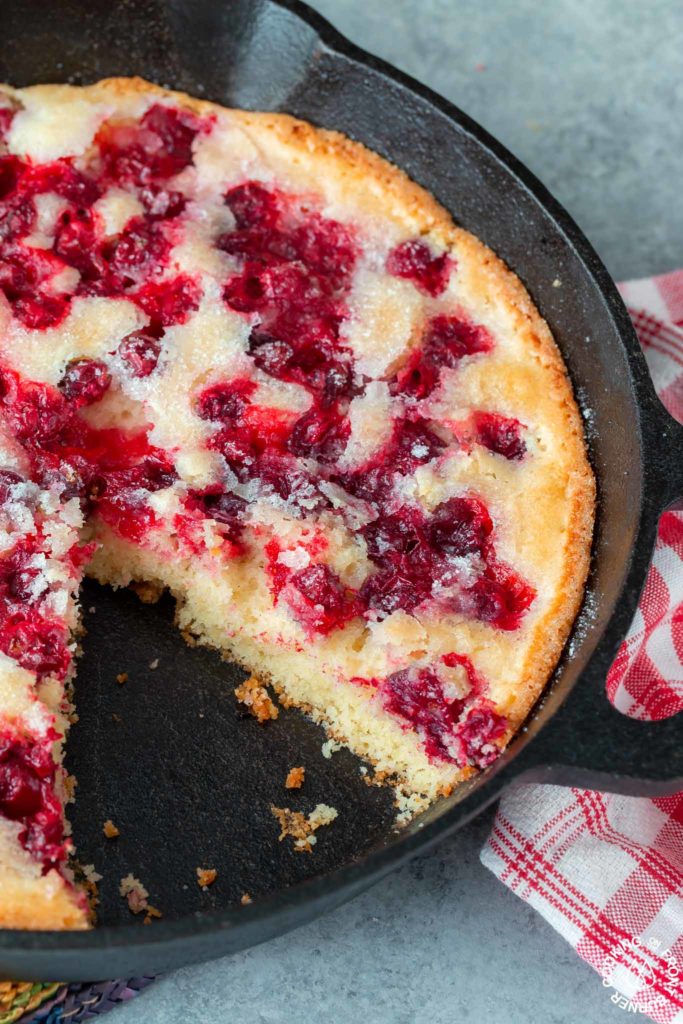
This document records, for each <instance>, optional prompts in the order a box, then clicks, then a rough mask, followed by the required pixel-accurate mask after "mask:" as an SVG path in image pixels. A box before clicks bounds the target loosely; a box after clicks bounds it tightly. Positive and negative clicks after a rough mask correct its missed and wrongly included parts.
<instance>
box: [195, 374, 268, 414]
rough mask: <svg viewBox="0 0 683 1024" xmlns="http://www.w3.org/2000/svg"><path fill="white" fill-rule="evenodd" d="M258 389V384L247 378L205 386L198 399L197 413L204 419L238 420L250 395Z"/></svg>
mask: <svg viewBox="0 0 683 1024" xmlns="http://www.w3.org/2000/svg"><path fill="white" fill-rule="evenodd" d="M255 390H256V384H255V383H254V382H253V381H251V380H247V379H242V378H237V379H235V380H232V381H229V382H224V383H220V384H212V385H211V387H208V388H205V390H204V391H202V393H201V394H200V395H199V397H198V399H197V414H198V416H200V417H201V419H203V420H214V421H219V422H225V423H229V422H231V421H232V420H238V419H240V417H241V416H242V414H243V413H244V410H245V409H246V407H247V403H248V401H249V396H250V395H251V394H253V392H254V391H255Z"/></svg>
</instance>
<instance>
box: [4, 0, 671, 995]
mask: <svg viewBox="0 0 683 1024" xmlns="http://www.w3.org/2000/svg"><path fill="white" fill-rule="evenodd" d="M0 39H1V40H2V46H1V53H0V78H1V79H2V80H8V81H11V82H13V83H15V84H17V85H26V84H30V83H33V82H41V81H74V82H89V81H93V80H95V79H97V78H100V77H102V76H106V75H127V74H141V75H144V76H145V77H147V78H150V79H152V80H154V81H157V82H160V83H162V84H167V85H170V86H173V87H176V88H180V89H185V90H187V91H188V92H190V93H194V94H196V95H204V96H206V97H207V98H210V99H213V100H217V101H219V102H222V103H226V104H228V105H235V106H242V107H250V108H254V109H272V110H285V111H289V112H291V113H293V114H296V115H299V116H301V117H303V118H306V119H308V120H310V121H312V122H314V123H315V124H320V125H324V126H326V127H331V128H338V129H340V130H341V131H343V132H346V133H347V134H348V135H350V136H352V137H353V138H356V139H360V140H361V141H363V142H365V143H367V144H368V145H369V146H370V147H372V149H374V150H376V151H377V152H379V153H381V154H383V155H384V156H386V157H388V158H389V159H390V160H392V161H394V162H395V163H396V164H398V165H399V166H400V167H403V168H404V169H405V170H406V171H407V172H408V173H409V174H410V175H411V176H412V177H413V178H415V179H416V180H417V181H418V182H420V183H421V184H423V185H425V186H426V187H427V188H428V189H429V190H430V191H431V192H433V193H434V195H435V196H436V197H437V198H438V199H439V200H440V201H441V202H442V203H443V204H444V205H445V206H446V207H447V208H448V209H449V210H451V211H452V213H453V215H454V217H455V218H456V220H457V221H458V222H460V223H461V224H463V225H464V226H465V227H467V228H469V229H470V230H471V231H473V232H474V233H475V234H477V235H479V236H480V237H481V238H482V239H484V241H486V242H487V243H489V245H491V246H492V247H493V249H495V250H496V252H498V253H499V254H500V255H501V256H502V257H503V258H504V259H505V260H506V261H507V263H508V264H509V265H510V266H511V267H512V268H513V269H514V270H515V271H516V272H517V273H518V274H519V275H520V277H521V278H522V280H523V281H524V282H525V284H526V285H527V287H528V288H529V290H530V292H531V294H532V296H533V298H534V299H535V301H536V302H537V304H538V306H539V308H540V310H541V312H542V314H543V315H544V316H545V317H546V318H547V320H548V322H549V323H550V326H551V327H552V330H553V332H554V334H555V337H556V338H557V340H558V342H559V345H560V347H561V349H562V352H563V353H564V356H565V359H566V361H567V364H568V366H569V369H570V372H571V375H572V378H573V381H574V384H575V387H576V390H577V394H578V395H579V396H580V399H581V402H582V405H583V406H584V408H585V409H586V410H587V411H588V412H589V416H588V417H587V427H588V431H589V436H590V443H591V457H592V461H593V465H594V467H595V472H596V475H597V479H598V484H599V515H598V522H597V535H596V540H595V550H594V559H593V568H592V573H591V578H590V584H589V588H588V597H587V600H586V603H585V607H584V609H583V611H582V612H581V614H580V616H579V619H578V621H577V624H576V627H575V629H574V632H573V636H572V639H571V642H570V644H569V645H568V648H567V651H566V652H565V654H564V656H563V658H562V661H561V663H560V665H559V666H558V668H557V670H556V672H555V673H554V676H553V679H552V683H551V685H550V686H549V688H548V690H547V692H546V694H545V696H544V698H543V700H542V701H541V702H540V704H539V705H538V707H537V708H536V709H535V710H534V712H533V714H532V715H531V716H530V719H529V721H528V724H527V727H526V729H525V731H524V732H523V733H522V734H521V735H519V736H518V737H517V738H516V739H515V741H514V742H513V743H512V744H511V745H510V748H509V750H508V751H507V752H506V753H505V754H504V755H503V756H502V757H501V758H500V759H499V760H498V762H497V763H496V764H495V765H494V766H493V767H492V768H490V769H489V770H488V771H487V772H486V773H485V774H483V775H481V776H480V777H479V778H478V779H476V780H475V781H473V782H471V783H469V784H468V785H466V786H464V787H462V788H461V789H459V790H458V792H457V793H455V794H454V795H453V796H451V797H449V798H448V799H444V800H441V801H440V802H439V803H437V804H436V805H435V806H433V807H432V808H431V809H430V810H429V811H428V812H427V813H425V814H423V815H422V816H421V817H420V818H418V819H417V820H415V821H413V823H412V824H411V825H410V826H409V827H408V828H407V829H406V830H405V831H403V832H402V833H400V834H396V833H395V832H393V831H392V828H391V821H392V809H391V805H390V794H389V793H387V792H385V791H384V790H380V789H374V788H370V787H366V786H363V785H362V784H359V776H358V767H359V763H358V761H357V760H356V759H355V758H354V757H353V756H352V755H351V754H349V753H348V752H341V753H337V754H335V755H334V756H333V757H332V758H331V759H330V760H325V759H324V758H322V757H321V753H320V745H321V741H322V738H323V737H322V734H321V732H320V730H318V729H317V728H316V727H315V726H313V725H311V724H310V723H309V722H306V721H305V720H304V719H303V717H302V716H300V715H298V714H297V713H295V712H291V713H285V714H283V715H281V717H280V719H279V720H278V722H276V723H271V725H270V726H269V727H268V728H267V729H260V728H259V727H258V726H257V725H256V723H254V722H253V721H252V720H248V721H240V720H239V716H238V713H237V708H236V705H235V702H234V698H233V697H232V688H233V686H234V682H235V678H237V677H238V675H239V670H237V669H234V668H231V667H229V666H226V665H224V664H223V663H221V662H220V660H219V659H218V658H217V657H215V656H214V655H212V654H211V653H209V652H205V651H199V650H193V651H192V650H190V649H189V648H187V647H186V646H185V644H184V642H183V641H182V640H181V639H180V638H179V637H178V636H177V635H176V633H175V631H174V629H173V627H172V625H171V623H170V609H169V608H168V607H167V606H166V605H165V604H164V603H163V602H162V604H161V606H157V607H154V608H146V609H144V610H141V606H140V605H139V604H138V603H137V599H135V598H133V597H132V596H131V595H129V594H123V595H118V596H117V597H115V596H113V595H112V594H111V593H109V592H108V591H106V590H103V589H99V588H97V587H95V586H94V585H92V586H90V585H89V586H88V587H87V588H86V594H85V598H84V605H85V607H86V608H88V607H89V606H90V605H92V606H94V607H96V609H97V610H96V612H94V613H89V614H88V615H87V616H86V622H87V626H88V630H89V634H90V635H89V640H88V642H87V644H86V654H85V656H84V658H83V659H82V662H81V664H80V667H79V676H78V704H79V712H80V715H81V725H79V726H76V727H75V728H74V730H73V733H72V738H71V744H70V755H69V758H70V761H69V763H70V767H71V768H72V769H73V770H74V771H76V773H77V775H78V778H79V781H80V787H79V794H80V795H79V798H78V801H77V803H76V806H75V810H74V813H73V815H72V817H73V820H74V830H75V833H76V838H77V841H78V847H79V853H80V855H81V859H82V860H83V861H89V860H92V861H94V862H95V863H96V865H97V867H98V868H99V869H100V870H101V871H103V873H104V874H105V881H104V882H103V883H102V885H101V891H102V905H101V908H100V910H101V914H100V918H101V921H102V922H103V923H102V926H101V927H100V928H99V929H98V930H97V931H95V932H93V933H92V934H76V935H74V934H59V933H42V934H41V933H35V932H33V933H11V932H3V933H0V971H1V972H3V973H4V975H5V976H6V977H17V978H27V979H31V978H59V979H66V980H84V979H97V978H103V977H113V976H117V977H127V976H130V975H131V974H140V973H143V972H144V973H149V972H158V971H164V970H168V969H170V968H172V967H175V966H178V965H180V964H185V963H189V962H192V961H198V960H202V959H208V958H210V957H215V956H218V955H220V954H224V953H228V952H231V951H235V950H239V949H242V948H244V947H247V946H250V945H252V944H254V943H257V942H262V941H263V940H265V939H268V938H271V937H272V936H274V935H277V934H279V933H281V932H283V931H286V930H287V929H289V928H293V927H295V926H297V925H299V924H302V923H303V922H306V921H309V920H310V919H311V918H313V917H314V916H315V915H317V914H320V913H322V912H323V911H325V910H329V909H331V908H332V907H335V906H337V905H338V904H339V903H341V902H342V901H344V900H346V899H349V898H350V897H352V896H354V895H355V894H357V893H359V892H360V891H361V890H363V889H364V888H366V887H367V886H369V885H370V884H371V883H372V882H375V881H377V880H378V879H379V878H381V877H382V876H383V875H384V874H386V873H387V872H388V871H390V870H391V869H393V868H395V867H396V866H397V865H399V864H401V863H402V862H404V861H405V860H406V859H407V858H409V857H411V856H413V855H414V854H415V853H417V852H418V851H424V850H426V849H427V848H428V847H429V846H431V845H432V844H433V843H435V842H436V841H437V840H438V839H440V838H442V837H443V836H445V835H448V834H450V833H452V832H454V831H455V830H456V829H457V828H461V827H462V826H463V825H465V824H466V822H467V821H468V820H469V819H470V818H472V817H473V816H474V815H475V814H477V813H478V812H480V811H481V810H483V808H485V807H486V806H487V805H488V804H490V803H491V801H493V800H495V799H496V797H497V796H499V794H500V793H501V791H502V790H503V789H504V788H505V787H506V786H509V785H510V784H512V783H516V782H519V781H520V780H522V779H523V780H524V781H530V780H536V781H545V782H554V783H559V784H562V785H569V784H577V785H581V786H589V787H591V786H592V787H594V788H601V789H606V790H610V791H614V792H620V793H630V794H633V795H639V794H665V793H671V792H674V791H675V790H677V789H679V788H681V786H683V752H682V750H681V743H680V739H681V729H680V721H681V720H680V716H678V717H677V718H672V719H669V720H666V721H664V722H661V723H658V724H646V723H638V722H634V721H632V720H630V719H627V718H625V717H624V716H622V715H620V714H619V713H617V712H616V711H614V710H613V709H612V707H611V705H610V704H609V703H608V701H607V699H606V697H605V695H604V681H605V675H606V672H607V668H608V666H609V664H610V662H611V660H612V658H613V656H614V653H615V651H616V649H617V646H618V644H619V642H620V640H621V639H622V637H623V635H624V633H625V631H626V629H627V627H628V625H629V623H630V621H631V618H632V615H633V612H634V609H635V607H636V602H637V599H638V595H639V593H640V590H641V587H642V584H643V581H644V578H645V573H646V570H647V566H648V562H649V558H650V553H651V551H652V547H653V543H654V538H655V532H656V527H657V521H658V518H659V515H660V514H661V513H662V511H663V510H665V509H666V508H667V507H671V506H672V504H673V503H674V502H675V500H676V499H677V498H680V496H681V494H683V458H682V455H683V427H681V426H680V425H678V424H677V423H675V422H674V421H673V420H672V419H671V418H670V417H669V416H668V415H667V414H666V412H665V411H664V409H663V407H662V406H661V405H660V403H659V402H658V400H657V398H656V397H655V395H654V392H653V389H652V386H651V384H650V380H649V377H648V373H647V370H646V366H645V362H644V359H643V357H642V355H641V352H640V349H639V346H638V343H637V340H636V338H635V336H634V332H633V329H632V327H631V324H630V322H629V319H628V316H627V314H626V311H625V310H624V307H623V305H622V303H621V301H620V299H619V296H618V294H617V291H616V289H615V287H614V285H613V283H612V281H611V280H610V278H609V277H608V275H607V273H606V271H605V269H604V268H603V266H602V265H601V263H600V261H599V259H598V258H597V256H596V255H595V253H594V252H593V250H592V249H591V247H590V245H589V244H588V242H587V241H586V239H585V238H584V237H583V235H582V234H581V232H580V231H579V230H578V228H577V227H576V225H575V224H574V223H573V222H572V220H571V219H570V218H569V217H568V216H567V214H566V213H565V211H564V210H563V209H562V208H561V207H560V206H559V205H558V204H557V203H556V202H555V201H554V200H553V199H552V198H551V196H550V195H548V193H547V192H546V190H545V189H544V188H543V186H542V185H540V184H539V182H538V181H536V179H535V178H534V177H533V176H532V175H531V174H530V173H529V172H528V171H527V170H526V169H525V168H524V167H522V166H521V165H520V164H519V163H518V162H517V161H516V160H515V159H514V158H513V157H512V156H510V154H509V153H507V152H506V151H505V150H504V149H503V147H502V146H500V145H499V144H498V143H497V142H495V141H494V140H493V139H491V138H490V137H489V136H488V135H487V134H486V132H484V131H483V130H482V129H481V128H479V127H478V125H476V124H474V123H473V122H472V121H471V120H470V119H469V118H468V117H467V116H466V115H464V114H463V113H461V112H460V111H459V110H457V109H456V108H455V107H453V106H452V105H451V104H449V103H446V102H445V101H444V100H443V99H441V98H440V97H438V96H436V95H434V94H433V93H432V92H430V91H429V90H428V89H426V88H424V87H423V86H421V85H419V84H418V83H417V82H414V81H412V80H411V79H409V78H408V77H407V76H405V75H402V74H399V73H398V72H397V71H395V70H394V69H392V68H390V67H388V66H387V65H386V64H383V63H382V62H381V61H379V60H376V59H375V58H373V57H370V56H368V55H367V54H365V53H363V52H362V51H361V50H359V49H357V48H356V47H354V46H352V45H351V44H350V43H348V42H347V41H346V40H345V39H343V38H342V37H341V36H339V35H338V34H337V33H336V32H335V31H333V30H332V29H331V28H330V26H329V25H328V24H327V23H326V22H324V21H323V20H322V18H320V17H318V15H317V14H315V13H314V12H313V11H311V10H310V9H309V8H307V7H305V6H304V5H303V4H300V3H296V2H293V0H280V2H275V0H256V2H249V0H233V2H226V0H222V2H220V0H169V2H168V3H164V2H162V0H137V2H136V3H132V2H130V3H129V2H120V3H116V2H113V0H90V2H89V4H88V5H87V6H86V5H84V4H82V3H81V2H80V0H32V2H31V3H29V4H26V3H25V2H24V0H3V4H2V10H1V12H0ZM555 279H559V280H560V282H561V287H553V281H555ZM154 657H159V659H160V664H159V668H158V669H157V670H156V671H152V670H150V669H149V667H148V666H149V662H150V661H151V660H152V658H154ZM120 671H127V672H128V674H129V682H128V683H127V684H126V685H125V686H123V687H117V686H116V684H115V683H114V681H113V678H114V675H115V674H116V673H118V672H120ZM205 711H206V714H205ZM112 714H116V715H117V716H118V717H119V719H120V721H118V722H116V721H114V720H112ZM202 716H204V717H202ZM300 763H303V764H305V765H306V766H307V770H308V776H307V783H306V787H305V789H304V790H302V791H301V793H298V794H291V793H286V791H285V790H284V789H283V785H282V780H283V778H284V774H285V772H286V770H287V769H288V768H289V767H291V766H292V765H294V764H300ZM318 800H325V801H326V802H328V803H330V804H332V805H334V806H336V807H337V808H338V809H339V811H340V817H339V820H338V821H337V822H336V823H335V824H334V825H332V826H331V827H330V828H329V829H327V830H325V832H324V834H321V837H320V840H319V842H318V845H317V847H316V850H315V853H314V854H313V855H312V856H310V857H309V856H302V855H300V854H294V853H293V852H292V851H291V849H290V848H289V844H288V843H282V844H278V843H277V842H276V836H277V829H276V825H275V821H274V819H273V817H272V815H271V813H270V810H269V804H270V803H271V802H273V803H275V804H277V805H279V806H283V805H286V804H289V805H290V806H292V807H297V808H301V809H304V810H306V811H307V810H309V809H310V807H311V806H313V804H314V803H315V802H317V801H318ZM108 817H112V818H113V819H114V820H115V821H116V823H117V824H118V825H119V827H120V829H121V837H120V839H119V840H117V841H116V842H115V843H112V842H108V841H106V840H105V839H104V838H103V837H102V836H101V823H102V822H103V821H104V820H105V819H106V818H108ZM197 866H205V867H207V866H210V867H216V868H217V869H218V872H219V875H218V880H217V881H216V883H215V885H214V886H213V887H212V888H211V889H210V890H209V892H208V893H207V894H204V893H201V892H200V890H199V888H198V886H197V884H196V881H195V867H197ZM128 871H132V872H133V873H134V874H136V875H138V876H139V877H140V878H141V879H142V880H143V882H145V883H146V884H147V886H148V888H149V890H150V892H151V896H152V901H153V902H154V903H155V904H157V905H158V906H159V907H160V908H161V909H162V910H163V912H164V918H163V920H160V921H156V922H154V923H153V925H152V926H151V927H148V928H145V927H142V926H141V923H140V920H139V918H138V919H133V918H131V917H130V915H129V913H128V911H127V909H126V907H125V905H124V903H123V901H122V900H121V899H120V898H119V897H118V895H117V892H116V883H117V880H118V879H119V878H121V876H122V875H125V874H127V873H128ZM183 886H184V887H183ZM243 892H249V893H250V894H251V895H252V896H253V897H254V902H253V903H252V904H251V905H249V906H240V905H239V904H238V900H239V897H240V895H241V893H243ZM0 898H1V897H0Z"/></svg>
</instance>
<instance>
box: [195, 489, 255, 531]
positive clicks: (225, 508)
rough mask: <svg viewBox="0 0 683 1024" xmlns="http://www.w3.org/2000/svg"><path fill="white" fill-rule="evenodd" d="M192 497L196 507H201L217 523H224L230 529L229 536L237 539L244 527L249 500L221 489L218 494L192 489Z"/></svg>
mask: <svg viewBox="0 0 683 1024" xmlns="http://www.w3.org/2000/svg"><path fill="white" fill-rule="evenodd" d="M191 499H192V501H193V503H196V504H195V507H198V508H201V509H202V511H203V512H204V514H205V515H206V516H207V517H208V518H209V519H214V520H215V521H216V522H217V523H223V524H224V525H225V526H228V527H229V528H230V529H229V531H228V536H229V537H230V539H231V540H233V541H237V540H238V539H239V537H240V534H241V533H242V530H243V529H244V514H245V512H246V509H247V502H246V501H245V499H244V498H240V496H239V495H238V494H231V493H230V492H229V491H221V492H219V493H218V494H215V493H210V492H200V491H192V492H191Z"/></svg>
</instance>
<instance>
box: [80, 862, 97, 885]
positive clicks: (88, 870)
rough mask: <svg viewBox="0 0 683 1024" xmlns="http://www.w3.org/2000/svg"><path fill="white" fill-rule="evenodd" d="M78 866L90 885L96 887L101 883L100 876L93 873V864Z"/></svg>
mask: <svg viewBox="0 0 683 1024" xmlns="http://www.w3.org/2000/svg"><path fill="white" fill-rule="evenodd" d="M78 866H79V867H80V869H81V871H82V872H83V874H84V875H85V877H86V879H87V880H88V881H89V882H90V883H91V884H92V885H97V883H98V882H101V881H102V875H101V874H100V873H99V872H98V871H95V865H94V864H79V865H78Z"/></svg>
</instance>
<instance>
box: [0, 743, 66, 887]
mask: <svg viewBox="0 0 683 1024" xmlns="http://www.w3.org/2000/svg"><path fill="white" fill-rule="evenodd" d="M55 739H57V734H56V733H55V732H53V731H51V732H50V733H48V735H47V736H46V737H45V740H44V741H43V742H40V743H37V742H34V741H31V740H28V739H24V738H23V737H19V736H12V735H7V734H6V735H4V736H3V737H2V738H1V739H0V813H1V814H3V815H4V817H6V818H9V819H10V820H11V821H18V822H20V823H21V826H22V827H21V829H20V831H19V840H20V842H21V843H22V844H23V846H24V847H25V849H26V850H27V851H28V852H29V853H30V854H31V856H32V857H34V858H35V860H37V861H38V863H40V864H42V865H43V868H44V870H46V871H47V870H49V868H51V867H53V866H54V865H55V864H58V863H60V862H62V861H63V860H64V859H65V858H66V854H67V848H66V844H65V843H64V840H63V822H62V808H61V804H60V802H59V800H58V799H57V796H56V794H55V792H54V789H53V787H54V781H55V775H56V767H55V763H54V761H53V759H52V756H51V752H50V747H51V744H52V742H53V740H55Z"/></svg>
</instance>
